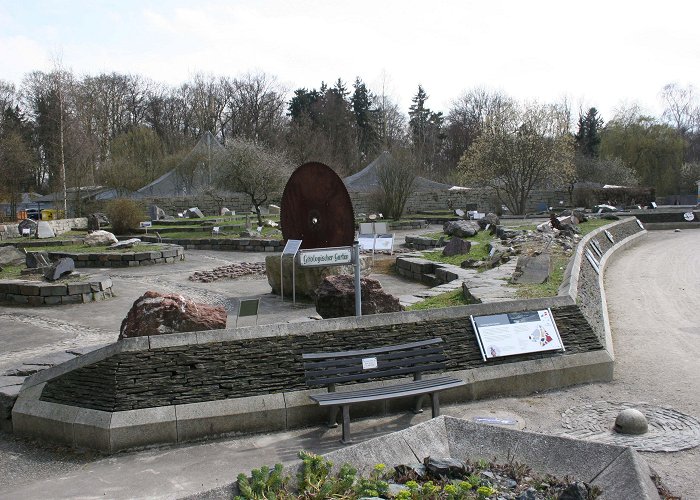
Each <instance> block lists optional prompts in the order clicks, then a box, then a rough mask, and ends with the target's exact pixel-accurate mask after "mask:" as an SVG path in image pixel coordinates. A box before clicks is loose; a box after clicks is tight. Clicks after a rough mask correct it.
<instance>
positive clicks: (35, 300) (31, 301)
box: [27, 295, 45, 307]
mask: <svg viewBox="0 0 700 500" xmlns="http://www.w3.org/2000/svg"><path fill="white" fill-rule="evenodd" d="M27 304H28V305H30V306H32V307H38V306H41V305H43V304H45V302H44V297H39V296H37V295H34V296H32V297H28V298H27Z"/></svg>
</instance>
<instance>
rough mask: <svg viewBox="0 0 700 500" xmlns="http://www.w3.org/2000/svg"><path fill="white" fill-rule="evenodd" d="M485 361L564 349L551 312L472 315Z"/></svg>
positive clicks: (546, 310)
mask: <svg viewBox="0 0 700 500" xmlns="http://www.w3.org/2000/svg"><path fill="white" fill-rule="evenodd" d="M471 321H472V325H473V326H474V332H476V338H477V340H478V342H479V348H480V349H481V356H482V357H483V358H484V361H488V360H489V359H493V358H500V357H503V356H514V355H516V354H527V353H532V352H545V351H563V350H564V344H563V343H562V341H561V337H560V336H559V330H557V325H556V324H555V323H554V318H553V317H552V311H551V310H550V309H542V310H540V311H523V312H514V313H505V314H494V315H492V316H471Z"/></svg>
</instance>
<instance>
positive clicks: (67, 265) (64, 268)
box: [44, 257, 75, 281]
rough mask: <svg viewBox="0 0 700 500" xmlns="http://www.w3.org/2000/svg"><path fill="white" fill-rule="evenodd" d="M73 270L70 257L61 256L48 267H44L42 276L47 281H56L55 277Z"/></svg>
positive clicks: (73, 264)
mask: <svg viewBox="0 0 700 500" xmlns="http://www.w3.org/2000/svg"><path fill="white" fill-rule="evenodd" d="M73 271H75V262H74V261H73V259H71V258H70V257H63V258H61V259H58V260H57V261H56V262H54V263H53V264H51V266H50V267H47V268H45V269H44V278H46V279H47V280H48V281H56V280H57V279H60V278H62V277H63V276H67V275H69V274H70V273H72V272H73Z"/></svg>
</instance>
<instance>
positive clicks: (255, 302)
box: [236, 299, 260, 327]
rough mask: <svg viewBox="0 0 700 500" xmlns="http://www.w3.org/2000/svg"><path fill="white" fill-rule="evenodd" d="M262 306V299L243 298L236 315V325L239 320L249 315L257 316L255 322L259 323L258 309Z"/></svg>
mask: <svg viewBox="0 0 700 500" xmlns="http://www.w3.org/2000/svg"><path fill="white" fill-rule="evenodd" d="M259 308H260V299H241V300H240V301H239V302H238V316H236V327H238V320H239V319H240V318H245V317H248V316H255V324H256V325H257V324H258V309H259Z"/></svg>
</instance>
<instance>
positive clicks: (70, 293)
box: [0, 276, 113, 306]
mask: <svg viewBox="0 0 700 500" xmlns="http://www.w3.org/2000/svg"><path fill="white" fill-rule="evenodd" d="M112 295H113V294H112V280H111V279H110V278H109V277H108V276H100V277H91V278H90V280H89V281H82V282H79V281H78V282H71V283H48V282H38V281H28V280H12V281H5V282H2V283H0V302H11V303H14V304H26V305H29V306H55V305H60V304H85V303H86V302H94V301H96V300H105V299H108V298H111V297H112Z"/></svg>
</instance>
